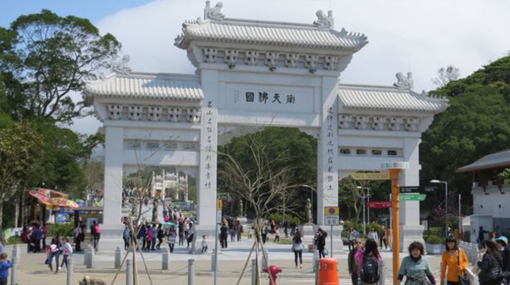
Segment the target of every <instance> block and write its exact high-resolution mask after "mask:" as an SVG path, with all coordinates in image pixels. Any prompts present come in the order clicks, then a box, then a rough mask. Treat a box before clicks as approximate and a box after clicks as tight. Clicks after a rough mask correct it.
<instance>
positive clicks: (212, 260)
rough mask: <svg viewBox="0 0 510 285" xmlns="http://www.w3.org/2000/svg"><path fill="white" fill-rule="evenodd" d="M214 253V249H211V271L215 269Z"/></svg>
mask: <svg viewBox="0 0 510 285" xmlns="http://www.w3.org/2000/svg"><path fill="white" fill-rule="evenodd" d="M215 255H216V253H215V252H214V250H213V252H212V254H211V271H212V272H214V270H215V269H216V259H215Z"/></svg>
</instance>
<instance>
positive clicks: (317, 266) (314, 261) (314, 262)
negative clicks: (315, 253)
mask: <svg viewBox="0 0 510 285" xmlns="http://www.w3.org/2000/svg"><path fill="white" fill-rule="evenodd" d="M313 271H314V272H315V285H319V260H317V259H314V260H313Z"/></svg>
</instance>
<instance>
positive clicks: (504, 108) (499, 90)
mask: <svg viewBox="0 0 510 285" xmlns="http://www.w3.org/2000/svg"><path fill="white" fill-rule="evenodd" d="M431 93H432V94H437V95H442V96H446V97H448V98H449V100H450V107H449V108H448V109H447V110H446V111H445V112H444V113H442V114H439V115H437V116H436V117H435V119H434V122H433V123H432V125H431V126H430V129H429V130H428V131H427V132H426V133H424V134H423V140H422V144H421V146H420V159H421V164H422V166H423V168H422V172H421V184H422V185H425V184H428V183H429V181H430V180H431V179H441V180H446V181H448V182H449V183H450V184H449V188H450V189H453V190H460V193H461V194H464V195H463V199H464V201H466V200H467V201H466V202H468V203H470V201H471V195H470V190H471V182H472V178H471V176H470V175H469V174H457V173H455V171H456V170H457V168H459V167H461V166H463V165H466V164H469V163H472V162H474V161H475V160H477V159H479V158H481V157H482V156H484V155H487V154H490V153H493V152H496V151H500V150H503V149H507V148H510V55H509V56H506V57H503V58H500V59H498V60H497V61H494V62H492V63H490V64H488V65H487V66H484V67H483V68H481V69H480V70H478V71H476V72H474V73H473V74H471V75H470V76H468V77H466V78H463V79H459V80H455V81H451V82H449V83H448V84H447V85H446V86H444V87H442V88H439V89H437V90H434V91H432V92H431Z"/></svg>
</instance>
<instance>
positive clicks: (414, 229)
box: [400, 225, 425, 252]
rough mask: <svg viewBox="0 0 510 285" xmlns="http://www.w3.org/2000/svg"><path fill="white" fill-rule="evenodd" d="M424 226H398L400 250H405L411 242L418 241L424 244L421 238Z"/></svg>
mask: <svg viewBox="0 0 510 285" xmlns="http://www.w3.org/2000/svg"><path fill="white" fill-rule="evenodd" d="M424 230H425V227H424V226H422V225H416V226H406V225H401V226H400V252H407V249H408V247H409V245H410V244H411V243H412V242H415V241H419V242H421V243H423V246H425V240H424V239H423V231H424Z"/></svg>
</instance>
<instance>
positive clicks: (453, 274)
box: [441, 236, 474, 285]
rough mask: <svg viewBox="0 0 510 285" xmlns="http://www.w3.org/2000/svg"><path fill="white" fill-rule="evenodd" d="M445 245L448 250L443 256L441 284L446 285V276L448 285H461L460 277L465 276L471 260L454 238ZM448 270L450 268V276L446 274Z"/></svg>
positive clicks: (450, 238)
mask: <svg viewBox="0 0 510 285" xmlns="http://www.w3.org/2000/svg"><path fill="white" fill-rule="evenodd" d="M445 243H446V250H445V252H443V254H442V255H441V284H444V280H445V276H446V281H447V282H448V283H447V284H448V285H459V276H463V275H464V271H465V270H466V268H467V267H468V265H469V260H468V258H467V256H466V253H465V252H464V251H463V250H462V249H459V248H458V247H457V240H456V239H455V238H454V237H452V236H450V237H448V238H447V239H446V242H445ZM446 268H448V274H446ZM473 285H474V284H473Z"/></svg>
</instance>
